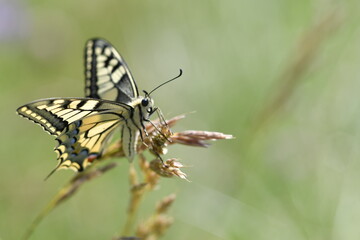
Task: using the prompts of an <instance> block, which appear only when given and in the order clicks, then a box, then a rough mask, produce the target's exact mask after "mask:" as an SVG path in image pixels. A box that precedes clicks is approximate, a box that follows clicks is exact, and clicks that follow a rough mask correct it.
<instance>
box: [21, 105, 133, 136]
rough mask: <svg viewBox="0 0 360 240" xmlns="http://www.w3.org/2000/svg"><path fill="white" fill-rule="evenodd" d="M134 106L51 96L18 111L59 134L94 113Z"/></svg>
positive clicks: (127, 108) (126, 108)
mask: <svg viewBox="0 0 360 240" xmlns="http://www.w3.org/2000/svg"><path fill="white" fill-rule="evenodd" d="M131 109H132V107H130V106H128V105H126V104H121V103H115V102H111V101H106V100H100V99H89V98H49V99H42V100H38V101H35V102H32V103H29V104H26V105H23V106H21V107H19V108H18V109H17V113H18V114H19V115H21V116H23V117H25V118H27V119H29V120H31V121H33V122H35V123H36V124H39V125H40V126H42V127H43V128H44V130H45V131H46V132H48V133H50V134H52V135H55V136H59V135H60V134H61V133H62V132H63V131H64V129H65V128H66V127H67V126H68V125H69V124H70V123H72V122H75V121H77V120H79V119H82V118H85V117H87V116H90V115H92V114H96V113H100V112H104V111H109V110H114V111H118V112H119V111H120V112H130V111H132V110H131Z"/></svg>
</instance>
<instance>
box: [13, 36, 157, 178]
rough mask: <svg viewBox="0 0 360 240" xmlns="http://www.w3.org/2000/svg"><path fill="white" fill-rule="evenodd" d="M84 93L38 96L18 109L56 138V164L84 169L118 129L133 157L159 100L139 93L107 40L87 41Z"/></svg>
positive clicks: (126, 151)
mask: <svg viewBox="0 0 360 240" xmlns="http://www.w3.org/2000/svg"><path fill="white" fill-rule="evenodd" d="M85 96H86V97H85V98H48V99H42V100H37V101H34V102H31V103H28V104H26V105H23V106H21V107H19V108H18V109H17V112H18V114H19V115H21V116H23V117H25V118H27V119H29V120H31V121H33V122H35V123H37V124H39V125H40V126H42V127H43V129H44V130H45V131H46V132H48V133H50V134H51V135H54V136H55V137H56V140H57V142H58V146H57V147H56V148H55V152H56V153H57V154H58V161H59V163H58V166H57V167H56V169H61V168H70V169H73V170H75V171H82V170H83V169H85V168H86V167H87V166H88V165H89V164H90V163H91V162H92V161H93V160H94V159H96V158H97V157H99V156H100V155H101V154H102V153H103V151H104V148H105V146H106V143H107V142H108V141H109V140H110V139H111V137H112V135H113V134H114V133H115V132H116V131H117V130H120V132H121V141H122V146H123V152H124V155H125V156H126V157H127V158H128V159H129V160H130V161H132V160H133V158H134V156H135V154H136V145H137V142H138V138H139V136H141V137H143V134H144V133H145V127H144V122H146V121H148V120H149V117H150V116H151V114H152V113H154V111H155V110H154V108H153V105H154V102H153V100H152V99H151V98H150V96H149V95H147V94H146V95H145V97H142V96H139V94H138V90H137V86H136V83H135V82H134V80H133V77H132V75H131V73H130V71H129V69H128V67H127V66H126V63H125V61H124V60H123V59H122V57H121V56H120V54H119V53H118V52H117V51H116V50H115V49H114V48H113V47H112V45H111V44H110V43H108V42H107V41H105V40H103V39H97V38H96V39H91V40H89V41H88V42H87V44H86V46H85ZM56 169H55V170H56Z"/></svg>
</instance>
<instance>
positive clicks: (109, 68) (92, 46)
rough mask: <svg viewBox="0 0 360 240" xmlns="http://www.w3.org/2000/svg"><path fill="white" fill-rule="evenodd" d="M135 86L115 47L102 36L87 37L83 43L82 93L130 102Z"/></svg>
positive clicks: (135, 95)
mask: <svg viewBox="0 0 360 240" xmlns="http://www.w3.org/2000/svg"><path fill="white" fill-rule="evenodd" d="M138 95H139V94H138V89H137V86H136V84H135V82H134V80H133V77H132V75H131V73H130V70H129V68H128V67H127V66H126V63H125V61H124V59H123V58H122V57H121V56H120V54H119V53H118V52H117V51H116V49H115V48H114V47H113V46H112V45H111V44H110V43H108V42H107V41H105V40H103V39H97V38H95V39H90V40H89V41H88V42H87V43H86V46H85V96H86V97H90V98H99V99H107V100H112V101H116V102H122V103H130V102H131V101H132V100H133V99H135V98H137V97H138Z"/></svg>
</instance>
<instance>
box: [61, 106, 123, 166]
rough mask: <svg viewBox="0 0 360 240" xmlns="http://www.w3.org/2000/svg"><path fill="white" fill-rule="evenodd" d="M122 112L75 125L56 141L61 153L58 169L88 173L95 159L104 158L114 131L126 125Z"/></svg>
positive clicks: (90, 118)
mask: <svg viewBox="0 0 360 240" xmlns="http://www.w3.org/2000/svg"><path fill="white" fill-rule="evenodd" d="M120 115H121V116H123V112H121V111H113V110H110V111H105V112H100V113H97V114H93V115H90V116H88V117H85V118H83V119H79V120H77V121H75V122H73V123H71V124H70V125H69V126H67V128H66V129H65V130H64V131H63V133H62V134H61V135H59V136H58V137H57V138H56V140H57V141H58V142H59V145H58V146H57V147H56V148H55V152H57V153H58V161H59V163H58V166H57V169H61V168H71V169H73V170H76V171H82V170H83V169H85V168H86V167H87V166H88V165H89V164H90V163H91V162H92V160H94V159H95V158H97V157H99V156H100V155H101V154H102V151H103V149H104V147H105V144H106V143H107V142H108V140H109V139H110V138H111V136H112V134H113V133H114V130H115V129H116V128H117V127H118V126H120V125H121V124H124V122H125V118H124V117H119V116H120Z"/></svg>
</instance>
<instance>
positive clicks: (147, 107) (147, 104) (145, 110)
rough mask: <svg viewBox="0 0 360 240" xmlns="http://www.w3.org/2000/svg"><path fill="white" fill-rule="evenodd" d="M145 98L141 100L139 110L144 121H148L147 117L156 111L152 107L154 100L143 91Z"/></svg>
mask: <svg viewBox="0 0 360 240" xmlns="http://www.w3.org/2000/svg"><path fill="white" fill-rule="evenodd" d="M144 93H145V97H144V98H143V99H142V100H141V104H140V108H141V112H142V115H143V117H144V118H145V119H149V117H150V116H151V115H152V114H153V113H154V112H155V111H156V108H155V107H154V100H153V99H152V98H151V97H150V95H149V94H148V93H147V92H146V91H144Z"/></svg>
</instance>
